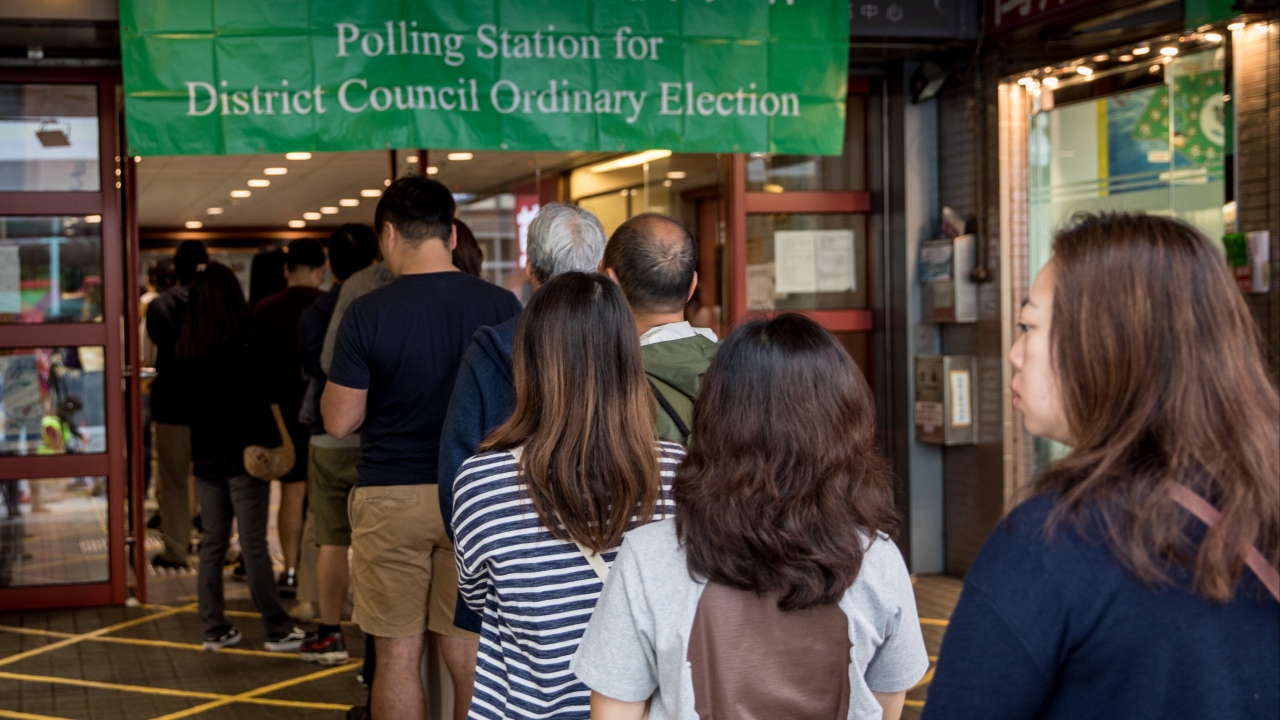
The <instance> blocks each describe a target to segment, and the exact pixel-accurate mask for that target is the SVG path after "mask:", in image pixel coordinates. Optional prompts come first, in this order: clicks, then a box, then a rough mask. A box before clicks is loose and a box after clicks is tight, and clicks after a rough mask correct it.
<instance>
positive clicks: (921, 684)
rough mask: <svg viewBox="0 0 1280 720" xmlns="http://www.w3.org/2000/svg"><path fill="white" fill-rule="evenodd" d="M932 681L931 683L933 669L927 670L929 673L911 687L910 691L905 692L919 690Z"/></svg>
mask: <svg viewBox="0 0 1280 720" xmlns="http://www.w3.org/2000/svg"><path fill="white" fill-rule="evenodd" d="M932 681H933V668H929V671H928V672H926V673H925V674H924V677H922V678H920V682H918V683H916V684H915V685H912V686H911V689H910V690H907V692H911V690H919V689H920V688H922V687H924V686H925V685H928V684H929V683H930V682H932Z"/></svg>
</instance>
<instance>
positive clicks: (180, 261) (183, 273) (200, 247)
mask: <svg viewBox="0 0 1280 720" xmlns="http://www.w3.org/2000/svg"><path fill="white" fill-rule="evenodd" d="M207 262H209V251H208V250H205V247H204V243H202V242H200V241H199V240H183V241H182V243H181V244H179V245H178V250H177V252H175V253H174V254H173V274H174V276H175V277H177V279H178V284H179V285H190V284H191V278H192V277H194V276H195V274H196V266H197V265H203V264H205V263H207Z"/></svg>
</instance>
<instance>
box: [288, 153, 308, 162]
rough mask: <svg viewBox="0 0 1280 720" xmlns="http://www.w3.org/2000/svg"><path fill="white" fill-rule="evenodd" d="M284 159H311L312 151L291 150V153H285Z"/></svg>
mask: <svg viewBox="0 0 1280 720" xmlns="http://www.w3.org/2000/svg"><path fill="white" fill-rule="evenodd" d="M284 159H285V160H310V159H311V153H309V152H291V153H285V154H284Z"/></svg>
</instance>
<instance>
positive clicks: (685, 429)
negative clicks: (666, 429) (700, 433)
mask: <svg viewBox="0 0 1280 720" xmlns="http://www.w3.org/2000/svg"><path fill="white" fill-rule="evenodd" d="M649 387H650V388H652V389H653V396H654V397H655V398H657V400H658V404H659V405H661V406H662V409H663V411H665V412H666V413H667V417H669V418H671V422H673V423H675V424H676V430H679V431H680V435H681V436H682V437H684V439H685V442H688V441H689V426H688V425H685V424H684V420H681V419H680V414H679V413H677V412H676V409H675V408H673V407H671V401H669V400H667V398H666V396H665V395H663V394H662V391H661V390H659V389H658V386H657V385H654V384H653V381H652V380H650V381H649Z"/></svg>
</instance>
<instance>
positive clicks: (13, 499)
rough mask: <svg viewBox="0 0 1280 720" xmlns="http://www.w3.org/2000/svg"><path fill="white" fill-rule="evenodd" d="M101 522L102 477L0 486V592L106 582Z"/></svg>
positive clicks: (104, 512)
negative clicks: (11, 589) (7, 589)
mask: <svg viewBox="0 0 1280 720" xmlns="http://www.w3.org/2000/svg"><path fill="white" fill-rule="evenodd" d="M106 518H107V479H106V478H105V477H101V476H89V477H64V478H40V479H30V480H3V481H0V588H15V587H41V586H50V585H82V584H89V583H101V582H107V581H108V580H110V577H111V565H110V550H109V547H108V545H107V542H108V533H107V520H106Z"/></svg>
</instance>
